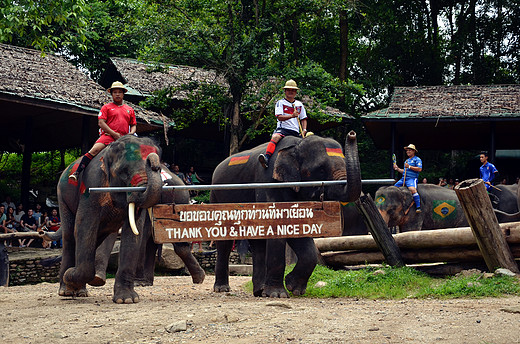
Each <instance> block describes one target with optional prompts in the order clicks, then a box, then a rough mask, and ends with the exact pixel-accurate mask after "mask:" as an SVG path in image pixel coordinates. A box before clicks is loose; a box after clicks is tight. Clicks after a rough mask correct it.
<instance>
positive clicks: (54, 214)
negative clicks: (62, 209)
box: [46, 208, 62, 248]
mask: <svg viewBox="0 0 520 344" xmlns="http://www.w3.org/2000/svg"><path fill="white" fill-rule="evenodd" d="M46 225H47V229H48V230H49V231H51V232H56V231H57V230H58V229H60V226H61V221H60V217H59V216H58V210H57V209H56V208H54V209H52V211H51V216H49V218H48V220H47V224H46ZM61 243H62V241H61V239H60V240H59V241H53V242H52V248H59V247H61Z"/></svg>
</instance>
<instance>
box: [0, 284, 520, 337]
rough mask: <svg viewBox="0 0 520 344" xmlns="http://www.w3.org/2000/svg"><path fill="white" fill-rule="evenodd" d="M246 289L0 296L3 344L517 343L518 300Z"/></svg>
mask: <svg viewBox="0 0 520 344" xmlns="http://www.w3.org/2000/svg"><path fill="white" fill-rule="evenodd" d="M249 280H250V277H231V287H232V289H233V291H232V292H230V293H227V294H226V293H224V294H216V293H213V292H212V286H213V282H214V277H213V276H207V277H206V280H205V281H204V283H203V284H200V285H193V284H192V283H191V278H190V277H184V276H183V277H157V278H156V280H155V285H154V286H153V287H138V288H136V290H137V292H138V293H139V295H140V297H141V302H140V303H137V304H131V305H118V304H114V303H113V302H112V288H113V279H112V280H109V281H108V283H107V285H105V286H103V287H97V288H93V287H91V288H90V289H89V291H90V294H91V295H90V297H87V298H78V299H72V298H62V297H59V296H58V294H57V291H58V284H50V283H43V284H38V285H27V286H16V287H9V288H5V287H0V307H1V309H2V320H1V322H2V326H1V327H0V342H1V343H74V344H79V343H200V342H204V343H320V344H321V343H347V342H348V343H520V297H508V298H486V299H479V300H471V299H465V300H413V299H406V300H400V301H386V300H375V301H374V300H364V299H348V298H335V299H304V298H296V297H294V298H290V299H265V298H255V297H254V296H252V295H251V294H249V293H247V292H245V291H243V289H242V286H243V285H244V284H245V283H246V282H247V281H249ZM175 323H180V324H181V325H183V324H187V327H186V330H182V331H179V332H172V329H170V327H171V325H172V324H175ZM167 329H170V331H168V330H167Z"/></svg>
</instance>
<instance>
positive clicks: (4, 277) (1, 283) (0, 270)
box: [0, 242, 9, 287]
mask: <svg viewBox="0 0 520 344" xmlns="http://www.w3.org/2000/svg"><path fill="white" fill-rule="evenodd" d="M8 285H9V256H8V255H7V249H6V248H5V245H4V243H3V242H0V287H7V286H8Z"/></svg>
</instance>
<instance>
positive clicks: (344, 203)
mask: <svg viewBox="0 0 520 344" xmlns="http://www.w3.org/2000/svg"><path fill="white" fill-rule="evenodd" d="M339 203H340V204H341V206H342V207H346V206H348V205H349V204H350V205H352V204H353V203H352V202H339Z"/></svg>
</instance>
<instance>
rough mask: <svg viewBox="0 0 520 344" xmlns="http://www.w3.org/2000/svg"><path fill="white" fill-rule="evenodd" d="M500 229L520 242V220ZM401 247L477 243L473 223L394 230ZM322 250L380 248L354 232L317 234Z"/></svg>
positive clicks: (411, 247) (435, 246)
mask: <svg viewBox="0 0 520 344" xmlns="http://www.w3.org/2000/svg"><path fill="white" fill-rule="evenodd" d="M500 229H501V231H502V234H503V235H504V237H505V238H506V241H507V243H508V244H510V245H511V244H520V222H509V223H501V224H500ZM393 238H394V240H395V243H396V244H397V246H398V247H399V249H401V250H403V249H426V248H439V247H458V246H469V245H476V244H477V241H476V240H475V236H474V235H473V232H472V230H471V227H458V228H446V229H432V230H425V231H411V232H405V233H399V234H394V235H393ZM314 243H315V244H316V247H317V248H318V250H319V251H320V252H327V251H350V250H358V251H376V250H377V249H378V247H377V244H376V242H375V240H374V238H373V237H372V236H371V235H352V236H342V237H330V238H315V239H314Z"/></svg>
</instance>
